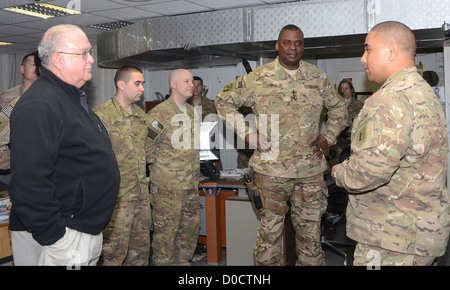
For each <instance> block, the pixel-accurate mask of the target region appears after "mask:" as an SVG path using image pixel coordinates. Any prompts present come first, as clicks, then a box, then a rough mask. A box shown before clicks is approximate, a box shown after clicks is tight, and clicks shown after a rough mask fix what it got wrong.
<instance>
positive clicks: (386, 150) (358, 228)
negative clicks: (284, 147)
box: [335, 67, 450, 265]
mask: <svg viewBox="0 0 450 290" xmlns="http://www.w3.org/2000/svg"><path fill="white" fill-rule="evenodd" d="M351 149H352V155H351V157H350V158H349V159H347V160H346V161H345V162H343V163H342V164H341V165H339V166H338V167H337V169H336V171H335V179H336V184H337V185H338V186H341V187H343V188H345V189H346V190H347V191H348V192H350V193H358V194H350V196H349V206H348V208H347V235H348V236H349V237H350V238H352V239H354V240H356V241H357V242H359V243H360V244H358V247H357V250H358V251H356V252H355V262H354V264H355V265H364V263H366V262H367V257H366V256H360V255H359V253H365V252H368V251H367V248H374V250H375V251H378V249H380V248H381V249H383V250H384V251H387V252H388V255H386V254H384V253H379V254H380V256H381V264H382V265H395V264H397V263H398V264H402V263H404V262H405V261H406V258H405V256H407V255H409V256H410V257H409V258H408V260H409V261H414V260H416V261H417V258H418V259H419V260H420V259H422V258H425V260H428V261H429V260H431V261H432V260H433V259H432V258H434V257H438V256H441V255H443V254H444V252H445V250H446V247H447V242H448V235H449V229H450V220H449V214H450V206H449V193H448V191H447V187H446V184H445V182H446V174H447V154H448V132H447V130H446V121H445V117H444V114H443V111H442V108H441V106H440V104H439V102H438V100H437V99H436V97H435V94H434V92H433V90H432V89H431V88H430V86H429V85H428V84H427V83H426V82H425V81H424V80H423V79H422V78H421V76H420V75H419V74H418V73H417V71H416V68H415V67H410V68H407V69H404V70H401V71H399V72H397V73H396V74H395V75H394V76H392V77H391V78H390V79H388V80H387V81H386V82H385V83H384V84H383V86H382V87H381V88H380V90H378V91H377V92H376V93H375V94H374V95H373V96H371V97H370V98H369V99H367V100H366V102H365V105H364V107H363V109H362V111H361V113H360V114H359V115H358V117H357V118H356V119H355V121H354V123H353V129H352V144H351ZM389 252H391V253H390V254H389ZM398 254H403V255H398ZM387 256H391V259H383V258H384V257H387ZM395 256H397V257H399V258H398V259H393V258H392V257H395ZM411 257H412V258H411ZM427 257H428V258H430V257H431V259H427ZM410 263H411V262H410ZM428 264H429V263H428Z"/></svg>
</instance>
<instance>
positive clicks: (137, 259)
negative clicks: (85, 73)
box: [94, 97, 151, 266]
mask: <svg viewBox="0 0 450 290" xmlns="http://www.w3.org/2000/svg"><path fill="white" fill-rule="evenodd" d="M94 112H95V113H96V114H97V115H98V117H99V118H100V120H101V121H102V122H103V124H104V125H105V127H106V129H107V130H108V134H109V137H110V139H111V143H112V146H113V150H114V153H115V154H116V158H117V163H118V165H119V170H120V190H119V194H118V199H117V203H116V206H115V208H114V212H113V215H112V217H111V221H110V222H109V224H108V226H107V227H106V228H105V229H104V230H103V250H102V259H101V262H100V263H99V264H101V265H115V266H118V265H133V266H143V265H148V260H149V256H150V226H151V215H150V200H149V190H148V182H147V176H146V144H147V142H146V141H147V133H148V128H147V115H146V114H145V112H144V111H143V110H142V109H141V108H139V107H138V106H137V105H135V104H133V106H132V110H131V113H129V112H128V111H127V110H125V109H124V108H123V107H122V106H121V105H120V103H119V102H118V101H117V99H116V98H115V97H113V98H112V99H110V100H108V101H107V102H105V103H104V104H102V105H100V106H98V107H96V108H94Z"/></svg>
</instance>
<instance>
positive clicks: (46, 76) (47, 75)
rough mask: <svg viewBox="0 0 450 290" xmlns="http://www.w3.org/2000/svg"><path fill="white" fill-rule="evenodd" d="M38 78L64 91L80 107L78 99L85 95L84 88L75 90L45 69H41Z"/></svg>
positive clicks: (72, 86)
mask: <svg viewBox="0 0 450 290" xmlns="http://www.w3.org/2000/svg"><path fill="white" fill-rule="evenodd" d="M40 78H43V79H45V80H47V81H48V82H50V83H51V84H53V85H55V86H57V87H59V88H61V89H62V90H64V91H65V92H66V93H67V94H68V95H69V96H71V97H72V98H73V100H74V101H75V102H76V103H77V104H78V105H79V106H81V103H80V97H81V96H82V95H85V94H86V91H85V89H84V87H82V88H77V87H76V86H74V85H71V84H69V83H67V82H65V81H63V80H62V79H60V78H59V77H57V76H56V75H55V74H54V73H53V72H52V71H50V70H48V69H46V68H45V67H43V68H42V72H41V76H40V77H39V79H40Z"/></svg>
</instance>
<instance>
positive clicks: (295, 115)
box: [216, 58, 347, 265]
mask: <svg viewBox="0 0 450 290" xmlns="http://www.w3.org/2000/svg"><path fill="white" fill-rule="evenodd" d="M243 105H244V106H248V107H251V108H252V110H253V112H254V113H255V115H256V116H257V118H259V119H261V114H268V115H278V116H279V140H274V139H272V138H271V136H272V133H271V126H273V124H271V123H270V122H267V123H268V126H267V127H268V128H267V131H266V132H267V137H268V138H269V139H271V141H272V144H274V143H278V144H279V152H276V153H278V154H275V155H276V156H274V158H273V159H272V158H264V155H263V154H262V153H261V152H259V151H258V150H255V152H254V154H253V155H252V157H251V159H250V163H249V165H250V166H251V167H252V168H253V170H254V171H255V172H256V174H255V184H256V186H257V188H258V190H259V191H260V192H261V196H262V198H263V203H264V207H263V209H262V210H261V211H260V217H261V221H260V227H259V229H258V234H257V241H256V245H255V248H254V258H255V264H256V265H280V264H282V263H283V262H282V257H281V249H282V245H281V237H282V233H283V226H284V218H285V214H286V213H287V212H288V210H289V208H288V204H287V203H288V201H290V203H291V205H292V207H291V211H292V221H293V224H294V227H295V229H296V232H297V234H296V252H297V256H298V260H297V265H322V264H324V254H323V251H322V249H321V245H320V241H319V236H320V226H319V225H320V218H321V216H322V214H323V213H324V212H325V209H326V205H327V195H328V191H327V187H326V185H325V182H324V179H323V171H324V170H325V169H326V161H325V158H322V160H319V159H317V158H316V157H315V156H313V148H312V146H311V143H312V142H313V141H314V140H316V138H317V137H318V134H319V122H320V115H321V112H322V109H323V107H324V106H325V107H326V108H327V109H328V122H327V127H326V129H325V130H324V131H323V132H322V135H323V136H324V137H325V138H326V139H327V141H328V144H329V145H331V144H334V143H335V142H336V136H337V135H339V133H340V132H341V131H342V129H343V128H344V126H345V122H346V118H347V114H346V108H345V104H344V101H343V98H342V97H340V96H339V95H338V94H337V90H336V84H335V83H334V82H333V81H331V80H330V79H328V77H327V76H326V75H325V73H324V72H322V71H321V70H319V69H318V68H317V67H316V66H314V65H312V64H309V63H306V62H304V61H300V67H299V70H298V71H297V72H296V74H295V75H294V76H293V77H291V76H290V75H289V74H288V73H287V72H286V71H285V70H284V69H283V67H282V66H281V65H280V63H279V61H278V58H277V59H276V60H275V61H273V62H271V63H268V64H266V65H263V66H260V67H258V68H257V69H255V70H254V71H253V72H252V73H250V74H248V75H247V76H244V77H239V78H237V79H236V81H234V82H232V83H230V84H229V85H227V86H226V87H225V88H224V89H223V91H222V92H221V93H220V94H219V95H218V96H217V98H216V108H217V111H218V114H219V115H220V117H221V118H223V119H224V120H226V121H227V122H230V121H229V119H227V118H226V115H227V114H237V113H238V111H237V108H238V107H240V106H243ZM267 119H271V116H270V117H269V116H267ZM228 126H233V125H232V124H228ZM246 127H247V128H242V129H239V128H237V129H236V133H237V134H238V136H241V138H243V137H244V136H245V135H247V134H248V132H250V131H247V133H246V131H245V130H248V125H247V124H246ZM258 130H259V131H260V132H261V126H260V127H259V128H258ZM265 130H266V129H265V128H264V130H263V132H264V131H265ZM302 199H303V200H302Z"/></svg>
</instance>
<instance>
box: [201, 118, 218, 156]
mask: <svg viewBox="0 0 450 290" xmlns="http://www.w3.org/2000/svg"><path fill="white" fill-rule="evenodd" d="M217 123H218V122H201V123H200V160H217V159H220V158H219V154H218V150H217V149H215V148H214V144H215V138H216V135H217V133H218V125H217Z"/></svg>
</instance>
